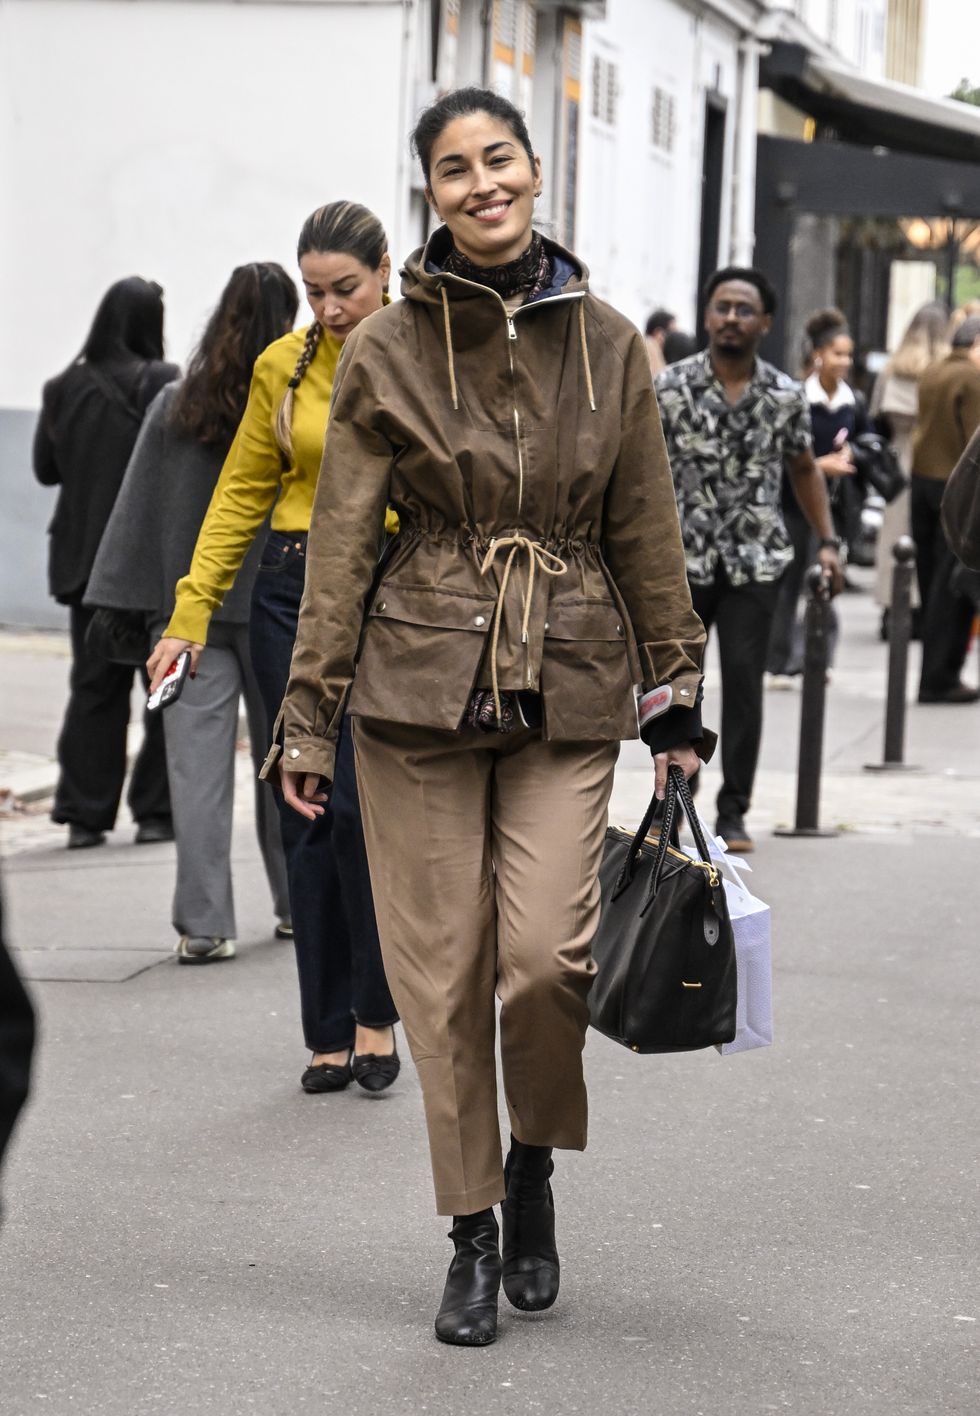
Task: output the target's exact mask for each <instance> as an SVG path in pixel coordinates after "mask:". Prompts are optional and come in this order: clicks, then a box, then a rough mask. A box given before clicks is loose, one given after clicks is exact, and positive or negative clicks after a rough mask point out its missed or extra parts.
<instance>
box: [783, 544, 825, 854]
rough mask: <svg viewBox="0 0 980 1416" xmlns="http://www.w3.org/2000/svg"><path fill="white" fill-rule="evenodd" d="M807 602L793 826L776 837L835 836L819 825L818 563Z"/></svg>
mask: <svg viewBox="0 0 980 1416" xmlns="http://www.w3.org/2000/svg"><path fill="white" fill-rule="evenodd" d="M806 587H807V601H806V614H805V616H804V619H803V632H804V637H805V644H804V651H803V695H802V696H803V702H802V705H801V708H800V756H799V763H798V767H797V777H796V825H795V826H793V827H789V826H779V827H777V828H776V831H775V835H777V836H836V835H837V832H836V830H834V829H832V828H826V829H823V828H821V826H820V773H821V769H822V767H823V722H824V705H825V702H826V698H827V654H828V639H829V629H830V582H829V581H828V579H827V575H826V573H825V571H824V569H823V567H822V566H819V565H812V566H811V567H810V569H809V570H808V571H807V573H806Z"/></svg>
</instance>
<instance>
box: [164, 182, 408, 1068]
mask: <svg viewBox="0 0 980 1416" xmlns="http://www.w3.org/2000/svg"><path fill="white" fill-rule="evenodd" d="M387 247H388V242H387V237H386V236H385V232H384V228H383V226H382V225H381V222H380V221H379V220H378V218H377V217H376V216H375V215H374V214H373V212H370V211H368V210H367V209H366V208H365V207H362V206H359V205H358V204H357V203H356V202H344V201H341V202H331V203H330V204H329V205H327V206H323V207H320V208H318V209H317V210H316V211H315V212H313V214H312V215H311V216H310V217H309V218H308V219H307V220H306V222H304V224H303V229H302V231H301V232H300V237H299V245H298V259H299V267H300V272H301V274H302V278H303V285H304V288H305V290H306V298H307V301H308V303H309V306H310V308H311V310H312V311H313V315H314V321H313V323H312V324H311V325H309V326H308V327H307V328H306V329H301V330H296V331H295V332H293V333H292V334H287V335H285V336H284V337H283V338H282V339H279V340H277V341H276V342H275V343H274V344H271V345H270V346H269V348H268V349H266V350H265V352H264V353H263V354H262V355H261V356H260V357H259V359H258V360H257V361H256V365H255V372H254V374H253V376H252V385H251V389H250V392H249V397H248V404H247V406H246V409H245V414H244V417H243V419H242V423H241V427H240V428H239V431H238V435H237V437H236V441H235V447H234V450H233V455H230V456H229V458H228V460H227V462H226V464H225V468H224V471H223V473H222V476H221V480H220V482H219V484H218V487H217V489H216V491H215V495H214V498H213V500H212V505H211V508H210V510H209V512H208V515H207V517H206V519H205V522H204V525H203V527H202V528H201V533H200V535H199V537H198V541H197V546H196V548H195V551H194V557H193V560H192V562H191V568H190V572H189V573H188V574H187V575H186V576H185V577H184V578H183V579H182V580H181V581H180V582H179V584H178V586H177V599H176V607H175V609H174V613H173V615H172V616H171V620H170V623H169V625H168V626H167V628H166V632H165V634H164V636H163V638H162V639H161V640H160V641H159V643H158V644H157V646H156V648H155V649H154V651H153V653H152V655H151V657H150V660H149V665H148V667H149V669H150V672H151V674H152V676H153V682H154V683H157V682H159V680H160V679H162V677H163V674H164V673H165V671H166V669H167V666H168V665H169V664H170V663H172V662H173V660H174V658H175V657H176V655H177V654H178V653H180V652H181V651H182V650H183V649H189V650H190V652H191V655H192V658H193V660H194V662H195V664H196V663H197V662H198V660H199V659H200V656H201V650H202V647H203V645H204V643H205V641H206V639H207V636H208V628H209V625H210V622H211V617H212V615H213V613H214V611H215V610H216V609H217V607H218V605H220V604H221V602H222V600H223V598H224V596H225V595H226V594H227V593H228V591H229V590H230V588H231V586H232V585H233V584H234V581H235V577H236V576H237V574H238V572H239V569H240V568H241V565H242V562H243V560H244V558H245V556H246V554H247V552H248V550H249V548H250V547H251V546H252V544H253V542H254V540H255V537H256V535H257V533H258V531H259V529H260V527H261V526H262V524H263V522H264V521H265V518H266V516H268V515H269V513H270V511H271V513H272V525H271V529H270V531H269V533H268V535H267V536H266V537H265V541H264V545H263V548H262V553H261V557H260V561H259V569H258V573H257V575H256V579H255V587H254V589H253V592H252V604H251V617H250V635H251V653H252V666H253V669H254V671H255V675H256V678H257V680H258V684H259V689H260V691H261V693H262V697H263V700H264V703H265V707H266V713H267V716H268V718H269V722H270V736H271V733H272V728H271V724H272V722H273V720H274V719H275V718H276V715H277V713H278V711H279V705H280V703H281V701H282V697H283V694H284V693H285V690H286V682H287V679H288V676H289V661H290V656H291V655H292V651H293V641H294V639H295V636H296V622H297V618H298V615H299V606H300V601H301V599H302V597H303V587H304V581H305V567H306V541H307V533H308V531H309V524H310V512H311V509H312V505H313V493H314V489H315V487H316V483H317V478H318V476H319V473H320V462H321V458H322V456H323V443H324V437H325V435H326V427H327V417H328V413H329V410H330V395H331V391H332V388H333V382H334V375H335V373H336V369H337V361H338V359H339V358H340V353H341V350H342V349H343V347H344V343H345V341H346V339H347V338H348V336H349V335H350V334H351V332H352V331H353V330H354V329H355V328H356V327H357V325H358V324H360V322H361V320H363V319H365V318H366V317H367V316H368V315H370V314H373V313H375V312H376V311H378V310H380V309H381V306H382V304H383V302H384V299H385V291H386V288H387V285H388V277H389V273H390V269H391V262H390V258H389V256H388V249H387ZM385 524H386V516H385V512H384V509H382V511H381V513H380V516H379V520H378V525H377V528H376V532H377V543H378V546H379V547H380V544H381V539H382V537H383V535H384V531H385ZM388 525H389V529H390V530H395V529H396V528H397V519H396V518H392V519H391V520H389V522H388ZM339 763H340V765H339V768H338V771H337V775H336V777H335V779H334V783H333V789H332V792H331V796H330V802H329V805H328V806H327V809H326V810H325V811H324V813H323V815H322V816H321V817H320V818H319V819H317V820H316V821H309V822H307V821H302V820H300V819H299V818H298V817H297V816H296V814H295V812H293V811H291V810H289V809H288V808H286V807H283V803H282V798H281V795H279V794H278V793H277V798H276V799H277V802H278V804H279V807H280V813H281V815H280V822H281V830H282V840H283V847H284V849H285V853H286V867H287V873H288V878H289V903H290V916H291V919H292V927H293V932H294V939H295V945H296V961H297V966H298V971H299V986H300V1009H301V1014H302V1022H303V1035H304V1038H305V1040H306V1045H307V1047H309V1049H310V1051H311V1052H312V1054H313V1057H312V1060H311V1063H310V1065H309V1066H308V1067H307V1068H306V1069H305V1070H304V1072H303V1075H302V1078H301V1084H302V1086H303V1088H304V1090H306V1091H310V1092H320V1091H340V1090H343V1089H344V1088H345V1087H346V1086H348V1084H349V1083H350V1081H351V1078H352V1077H353V1076H356V1078H357V1080H358V1082H359V1083H360V1084H361V1085H362V1086H364V1087H365V1088H366V1089H368V1090H372V1091H378V1090H383V1089H384V1088H385V1087H387V1086H389V1085H390V1084H391V1082H392V1081H394V1079H395V1077H396V1076H397V1073H398V1066H399V1062H398V1055H397V1051H396V1049H395V1037H394V1026H393V1024H394V1022H395V1019H396V1013H395V1008H394V1004H393V1003H392V1001H391V995H390V993H389V991H388V985H387V982H386V980H385V974H384V968H383V966H382V963H381V950H380V946H379V944H378V937H377V926H376V924H375V919H374V902H373V899H372V896H371V879H370V875H369V873H368V865H367V856H366V854H365V850H364V839H363V833H362V828H361V820H360V807H359V805H358V799H357V785H356V782H355V779H354V760H353V753H352V748H351V745H350V739H349V735H348V733H347V732H346V731H343V732H342V734H341V749H340V753H339Z"/></svg>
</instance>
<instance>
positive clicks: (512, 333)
mask: <svg viewBox="0 0 980 1416" xmlns="http://www.w3.org/2000/svg"><path fill="white" fill-rule="evenodd" d="M507 338H508V339H516V338H517V330H516V329H515V328H514V321H513V320H512V319H511V317H510V315H508V316H507Z"/></svg>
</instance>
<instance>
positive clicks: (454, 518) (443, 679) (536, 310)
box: [264, 228, 709, 779]
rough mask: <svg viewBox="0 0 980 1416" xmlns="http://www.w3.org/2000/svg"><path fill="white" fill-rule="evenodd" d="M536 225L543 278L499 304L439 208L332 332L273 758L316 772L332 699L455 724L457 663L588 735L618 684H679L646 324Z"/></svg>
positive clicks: (329, 747)
mask: <svg viewBox="0 0 980 1416" xmlns="http://www.w3.org/2000/svg"><path fill="white" fill-rule="evenodd" d="M547 245H548V249H549V252H550V254H551V256H552V259H553V262H554V269H555V280H554V282H553V285H552V288H551V289H550V290H548V291H545V292H544V293H543V294H542V295H541V296H539V297H537V298H535V299H533V300H532V301H530V302H529V303H527V304H525V305H523V306H521V307H520V308H519V309H518V310H516V312H515V313H514V314H513V315H511V316H509V315H508V312H507V308H506V307H505V305H504V303H503V301H502V300H501V298H500V297H499V295H497V294H496V292H494V291H491V290H489V289H487V288H486V287H484V286H481V285H477V284H475V283H472V282H469V281H466V280H464V279H462V278H460V277H458V276H453V275H447V274H444V273H443V272H442V270H441V263H440V255H442V256H443V257H444V254H445V252H446V251H447V250H448V233H447V232H446V231H445V229H444V228H443V229H442V230H440V231H437V232H436V233H435V234H434V235H433V236H432V237H431V238H430V241H429V243H428V246H427V247H426V248H425V250H424V251H417V252H416V253H415V254H414V255H413V256H412V257H411V259H410V260H409V261H408V263H407V268H406V270H404V271H403V272H402V293H403V295H404V297H405V298H404V299H403V300H402V301H400V302H398V303H397V304H394V305H390V306H388V307H387V308H386V309H384V310H380V311H378V312H377V313H376V314H374V315H372V316H370V317H369V318H368V319H367V320H365V321H364V322H363V323H362V324H361V325H360V326H358V328H357V329H356V330H355V331H354V332H353V333H352V334H351V335H350V336H349V337H348V339H347V343H346V346H345V348H344V352H343V355H342V358H341V361H340V365H339V368H338V372H337V377H336V380H335V382H334V391H333V399H332V403H331V413H330V421H329V425H328V432H327V441H326V447H325V451H324V460H323V466H322V469H321V473H320V478H319V482H318V484H317V491H316V498H315V501H314V506H313V517H312V522H311V526H310V538H309V547H308V559H307V567H306V589H305V593H304V597H303V603H302V608H301V612H300V620H299V631H298V636H297V640H296V647H295V651H294V654H293V660H292V670H291V675H290V680H289V687H288V690H287V693H286V697H285V700H284V702H283V709H282V712H281V713H280V717H279V720H278V722H277V724H276V731H275V733H274V737H275V738H276V739H277V741H278V740H281V741H283V743H284V748H285V755H286V765H287V766H288V767H289V768H290V770H291V771H296V772H310V773H319V774H321V775H322V776H324V777H326V778H328V779H330V778H332V775H333V766H334V749H335V744H336V738H337V732H338V726H339V722H340V718H341V714H342V712H343V709H344V706H345V702H346V706H347V707H348V710H349V712H350V713H351V714H352V715H354V716H363V717H370V718H378V719H383V720H385V721H389V722H400V723H414V724H421V725H425V726H429V727H433V728H441V729H448V730H454V729H456V728H458V727H459V725H460V721H461V719H462V717H463V714H464V711H465V709H466V706H467V704H468V702H469V699H470V697H471V695H472V693H473V690H474V688H475V687H477V686H486V687H488V688H492V689H493V690H494V691H495V693H497V694H498V695H499V694H500V693H502V692H504V691H505V690H510V689H529V690H533V691H536V692H539V693H540V694H541V696H542V705H543V716H544V723H543V729H542V731H543V734H544V736H545V737H546V738H549V739H558V738H561V739H577V740H592V741H594V740H617V739H622V738H635V737H636V736H637V715H636V706H635V700H634V693H633V686H634V685H635V684H641V685H642V686H643V688H644V689H645V690H652V689H663V690H666V691H665V692H663V693H662V694H660V695H658V699H657V703H658V706H659V707H660V708H661V709H666V708H670V707H673V708H675V709H676V708H682V709H685V708H689V709H692V710H693V709H694V708H695V704H696V701H697V698H698V693H699V688H700V683H701V668H700V666H701V656H702V652H703V648H704V638H705V636H704V629H703V626H702V624H701V621H700V620H699V619H698V617H697V615H695V613H694V611H693V609H692V608H691V597H690V592H689V590H688V584H687V577H686V574H685V565H684V555H683V551H682V548H681V539H680V532H679V527H678V520H677V510H676V504H675V501H674V490H673V485H672V482H671V477H670V470H669V466H668V462H667V453H666V448H665V446H664V439H663V435H662V432H661V428H660V419H659V415H658V412H657V404H656V398H655V396H654V393H653V389H652V386H651V381H650V364H649V360H648V358H647V351H646V347H645V345H644V342H643V337H642V335H641V334H640V333H639V332H638V331H637V330H636V329H635V328H634V327H633V326H632V325H631V324H630V323H629V322H628V321H627V320H626V319H624V318H623V316H622V315H620V314H618V313H617V312H616V311H615V310H613V309H611V308H610V307H609V306H608V305H606V304H604V303H603V302H602V301H601V300H598V299H596V297H595V296H593V295H591V294H590V293H589V291H588V285H587V272H586V271H585V270H584V268H583V267H582V266H581V265H580V264H579V263H578V262H577V261H576V260H575V259H574V258H573V257H571V256H569V255H568V253H567V252H565V251H563V250H562V249H561V248H560V247H558V246H556V245H554V244H553V243H550V242H548V243H547ZM389 502H390V503H391V505H392V506H393V507H394V508H395V509H396V511H397V512H398V516H399V519H400V521H401V525H402V532H401V535H400V536H399V537H398V540H397V543H396V545H395V548H394V554H393V555H392V556H391V558H390V560H389V561H388V562H387V564H386V566H385V569H384V572H383V574H382V576H381V579H380V584H379V585H378V587H377V591H376V593H375V594H374V597H373V600H372V602H371V603H370V604H369V605H367V601H368V597H369V594H370V591H371V587H372V583H373V580H374V578H375V576H374V572H375V565H376V562H377V559H378V552H379V542H380V535H381V528H382V526H383V524H384V516H385V507H386V505H387V504H388V503H389ZM366 605H367V619H366V622H365V621H364V615H365V607H366ZM362 627H363V632H362ZM358 655H359V657H358ZM355 664H356V676H355ZM352 681H353V683H352ZM348 689H349V690H350V695H349V701H347V699H348ZM695 716H696V714H695V713H693V712H692V720H693V719H694V718H695ZM698 721H699V719H698ZM280 726H281V727H282V732H281V734H280ZM705 736H706V737H707V736H709V735H705ZM278 751H279V749H278V747H273V750H272V752H271V753H270V756H269V761H268V762H267V764H266V768H265V769H264V772H267V771H268V770H269V768H270V767H271V765H272V762H273V761H274V760H275V758H276V756H277V755H278Z"/></svg>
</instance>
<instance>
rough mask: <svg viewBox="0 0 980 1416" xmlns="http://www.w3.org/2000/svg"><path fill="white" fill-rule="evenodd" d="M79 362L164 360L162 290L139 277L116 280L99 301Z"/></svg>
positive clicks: (150, 281) (154, 283)
mask: <svg viewBox="0 0 980 1416" xmlns="http://www.w3.org/2000/svg"><path fill="white" fill-rule="evenodd" d="M79 358H80V359H87V360H88V361H89V363H91V364H101V363H102V362H103V361H104V360H106V359H162V358H163V287H162V286H160V285H157V283H156V281H154V280H142V279H141V278H140V277H139V276H138V275H130V276H127V277H126V279H125V280H117V281H116V283H115V285H110V286H109V289H108V290H107V291H106V293H105V294H104V295H103V296H102V299H101V300H100V301H99V308H98V309H97V310H96V312H95V318H94V319H93V321H92V327H91V329H90V330H89V332H88V336H87V338H86V340H85V343H84V344H83V345H82V352H81V354H80V355H79Z"/></svg>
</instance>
